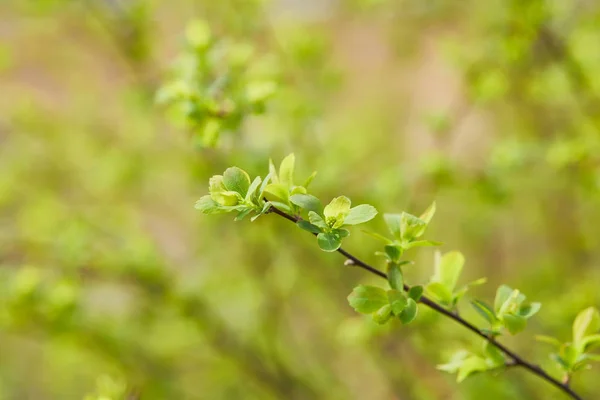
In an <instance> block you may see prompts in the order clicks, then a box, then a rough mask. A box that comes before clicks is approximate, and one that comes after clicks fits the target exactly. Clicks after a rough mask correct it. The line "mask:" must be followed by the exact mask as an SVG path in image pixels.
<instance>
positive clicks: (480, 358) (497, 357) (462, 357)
mask: <svg viewBox="0 0 600 400" xmlns="http://www.w3.org/2000/svg"><path fill="white" fill-rule="evenodd" d="M505 365H506V360H505V357H504V355H503V354H502V353H501V352H500V351H499V350H498V349H497V348H496V347H494V346H493V345H491V344H490V343H489V342H487V341H486V342H484V343H483V346H482V351H480V352H470V351H467V350H459V351H457V352H456V353H454V355H452V357H451V358H450V360H449V361H448V363H446V364H441V365H438V366H437V368H438V369H439V370H440V371H445V372H448V373H451V374H456V381H457V382H462V381H464V380H465V379H467V378H468V377H469V376H471V375H473V374H475V373H479V372H484V371H493V370H497V369H499V368H503V367H504V366H505Z"/></svg>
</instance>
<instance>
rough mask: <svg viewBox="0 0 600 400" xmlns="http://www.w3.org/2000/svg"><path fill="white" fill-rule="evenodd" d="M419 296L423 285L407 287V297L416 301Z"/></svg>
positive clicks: (421, 294)
mask: <svg viewBox="0 0 600 400" xmlns="http://www.w3.org/2000/svg"><path fill="white" fill-rule="evenodd" d="M421 296H423V286H421V285H415V286H413V287H411V288H410V289H408V297H410V298H411V299H413V300H414V301H416V302H418V301H419V300H421Z"/></svg>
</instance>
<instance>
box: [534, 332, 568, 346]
mask: <svg viewBox="0 0 600 400" xmlns="http://www.w3.org/2000/svg"><path fill="white" fill-rule="evenodd" d="M535 340H537V341H538V342H543V343H548V344H550V345H552V346H555V347H560V346H561V345H562V343H561V342H560V340H558V339H556V338H553V337H552V336H545V335H536V336H535Z"/></svg>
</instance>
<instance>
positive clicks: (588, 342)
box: [581, 333, 600, 351]
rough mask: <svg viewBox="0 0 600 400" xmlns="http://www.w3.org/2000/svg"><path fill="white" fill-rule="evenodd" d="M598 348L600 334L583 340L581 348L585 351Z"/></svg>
mask: <svg viewBox="0 0 600 400" xmlns="http://www.w3.org/2000/svg"><path fill="white" fill-rule="evenodd" d="M597 346H600V334H599V333H596V334H593V335H588V336H586V337H584V338H583V339H581V348H582V349H583V350H584V351H588V350H591V349H594V348H596V347H597Z"/></svg>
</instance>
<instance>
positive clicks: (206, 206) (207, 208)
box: [194, 195, 223, 214]
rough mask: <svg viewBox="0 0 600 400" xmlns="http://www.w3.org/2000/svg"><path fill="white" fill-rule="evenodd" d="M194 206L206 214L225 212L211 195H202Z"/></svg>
mask: <svg viewBox="0 0 600 400" xmlns="http://www.w3.org/2000/svg"><path fill="white" fill-rule="evenodd" d="M194 207H195V208H196V209H197V210H200V211H201V212H202V213H204V214H216V213H219V212H223V210H221V209H220V207H221V206H220V205H219V204H218V203H216V202H215V201H214V200H213V199H212V197H211V196H210V195H206V196H202V197H201V198H200V200H198V201H197V202H196V205H195V206H194Z"/></svg>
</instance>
